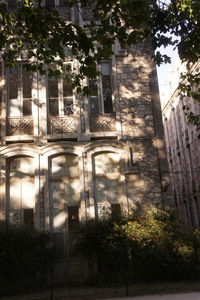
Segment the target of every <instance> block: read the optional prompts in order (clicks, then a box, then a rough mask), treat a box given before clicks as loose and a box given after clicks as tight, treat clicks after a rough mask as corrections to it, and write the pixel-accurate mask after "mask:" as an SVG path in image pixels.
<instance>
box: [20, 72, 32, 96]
mask: <svg viewBox="0 0 200 300" xmlns="http://www.w3.org/2000/svg"><path fill="white" fill-rule="evenodd" d="M22 77H23V98H32V82H33V73H32V72H29V71H27V70H26V69H25V68H22Z"/></svg>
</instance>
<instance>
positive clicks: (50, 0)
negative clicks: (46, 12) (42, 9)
mask: <svg viewBox="0 0 200 300" xmlns="http://www.w3.org/2000/svg"><path fill="white" fill-rule="evenodd" d="M45 5H46V7H54V6H55V1H54V0H45Z"/></svg>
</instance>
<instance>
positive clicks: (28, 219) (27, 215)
mask: <svg viewBox="0 0 200 300" xmlns="http://www.w3.org/2000/svg"><path fill="white" fill-rule="evenodd" d="M23 213H24V225H25V226H30V227H33V225H34V221H33V215H34V214H33V209H24V210H23Z"/></svg>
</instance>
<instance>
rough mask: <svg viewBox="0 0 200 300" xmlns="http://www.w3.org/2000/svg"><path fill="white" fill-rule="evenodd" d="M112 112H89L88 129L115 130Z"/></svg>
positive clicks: (114, 117)
mask: <svg viewBox="0 0 200 300" xmlns="http://www.w3.org/2000/svg"><path fill="white" fill-rule="evenodd" d="M115 119H116V116H115V114H114V113H112V114H111V113H110V114H91V115H90V130H91V131H92V132H94V131H115V130H116V128H115Z"/></svg>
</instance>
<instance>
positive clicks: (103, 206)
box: [94, 153, 122, 217]
mask: <svg viewBox="0 0 200 300" xmlns="http://www.w3.org/2000/svg"><path fill="white" fill-rule="evenodd" d="M94 166H95V170H94V173H95V200H96V206H97V213H98V216H99V217H101V216H106V215H108V214H109V215H110V214H112V205H115V204H119V202H120V197H121V193H122V187H121V184H120V166H119V157H118V155H117V154H115V153H102V154H99V155H97V156H95V158H94ZM113 207H114V206H113Z"/></svg>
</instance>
